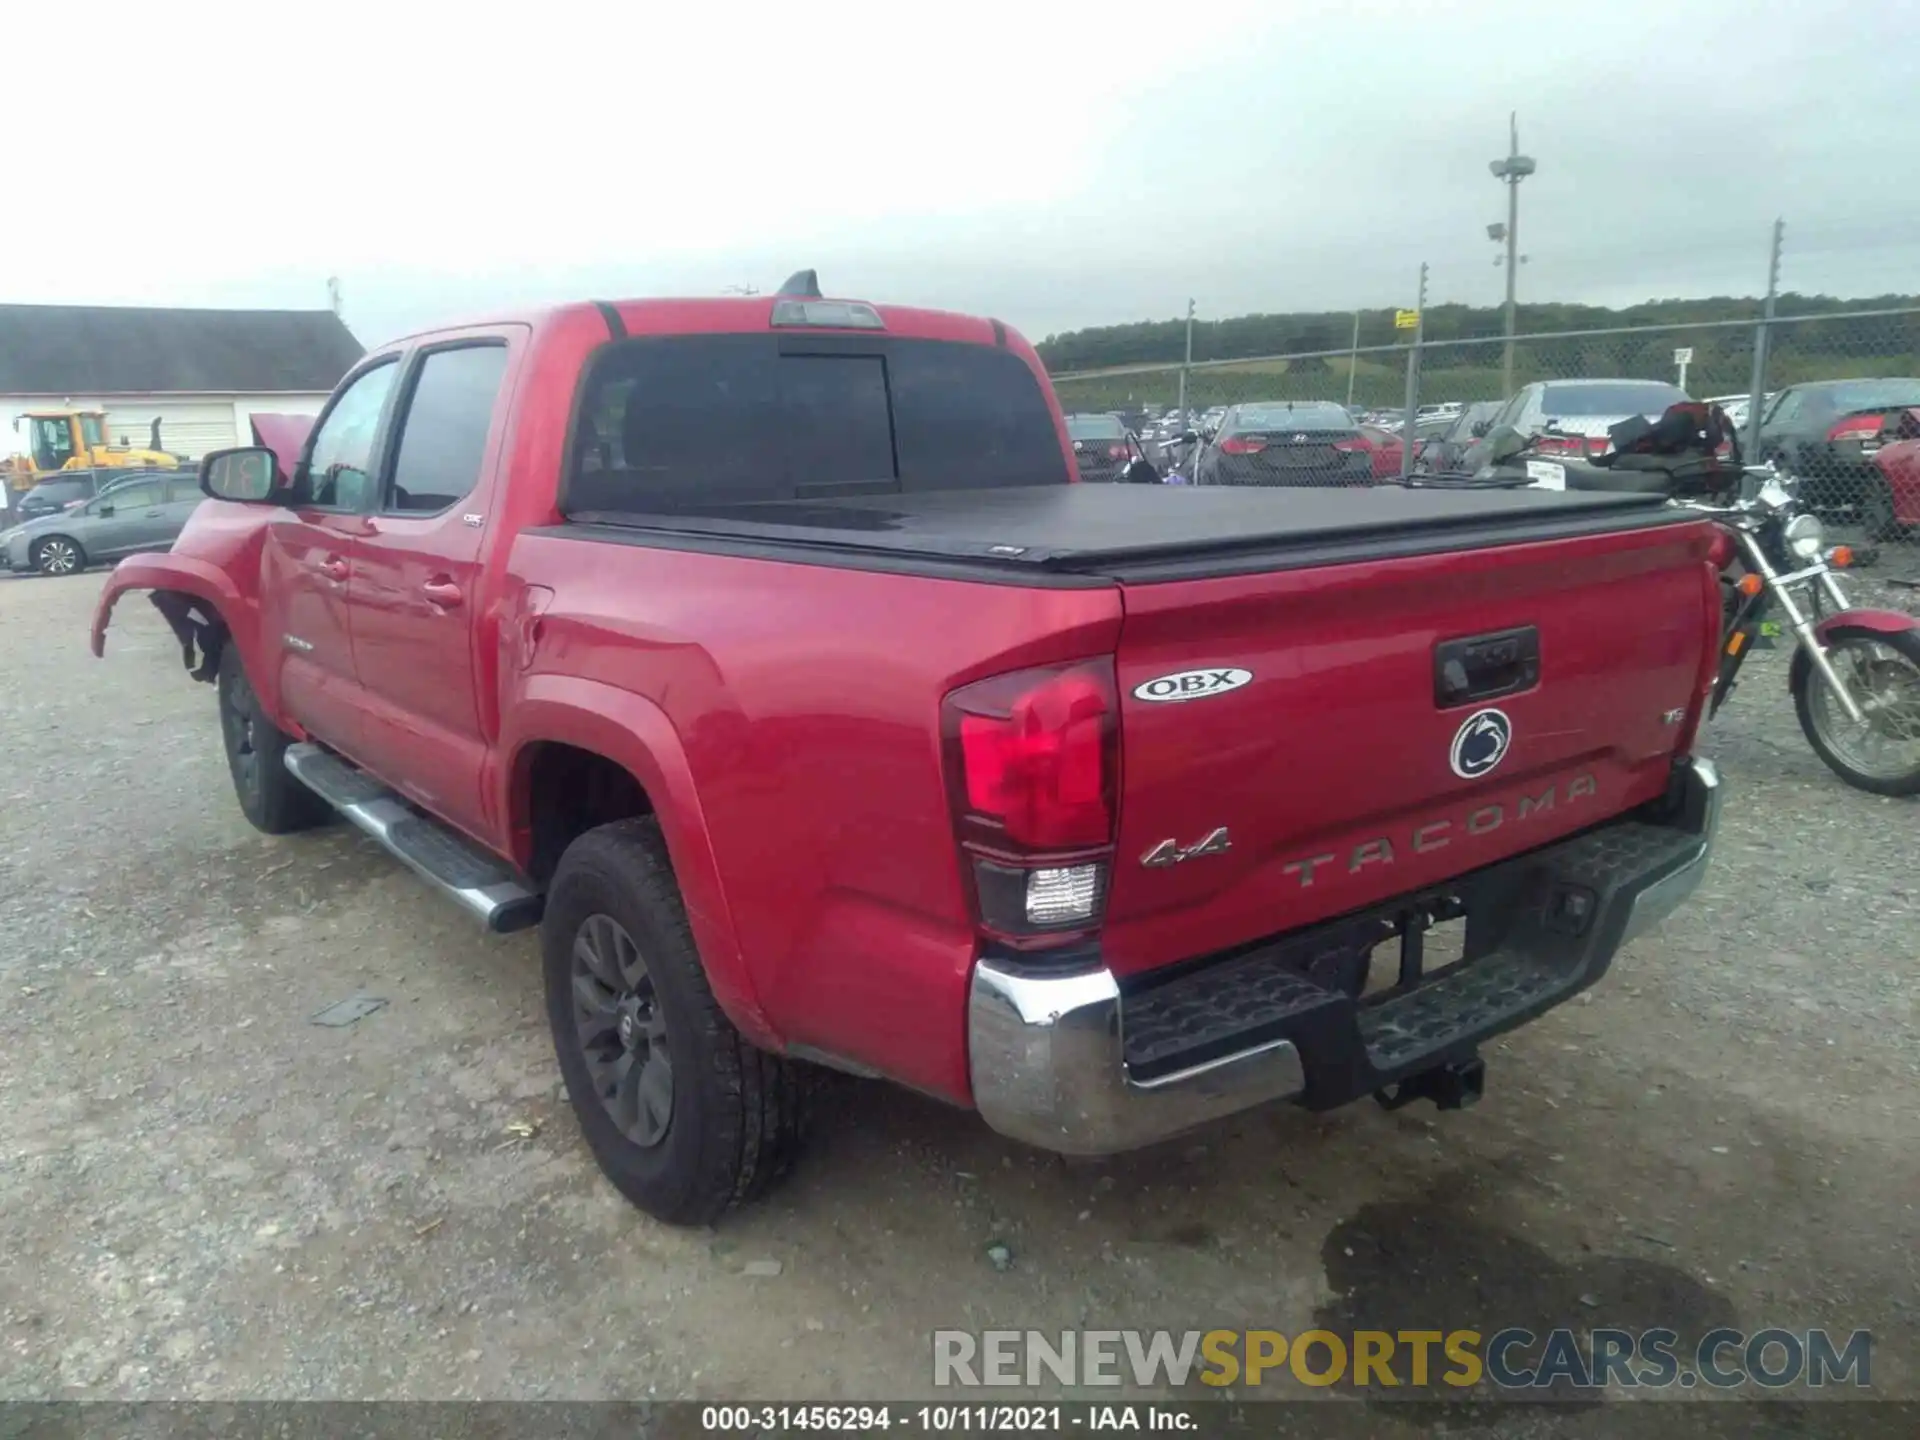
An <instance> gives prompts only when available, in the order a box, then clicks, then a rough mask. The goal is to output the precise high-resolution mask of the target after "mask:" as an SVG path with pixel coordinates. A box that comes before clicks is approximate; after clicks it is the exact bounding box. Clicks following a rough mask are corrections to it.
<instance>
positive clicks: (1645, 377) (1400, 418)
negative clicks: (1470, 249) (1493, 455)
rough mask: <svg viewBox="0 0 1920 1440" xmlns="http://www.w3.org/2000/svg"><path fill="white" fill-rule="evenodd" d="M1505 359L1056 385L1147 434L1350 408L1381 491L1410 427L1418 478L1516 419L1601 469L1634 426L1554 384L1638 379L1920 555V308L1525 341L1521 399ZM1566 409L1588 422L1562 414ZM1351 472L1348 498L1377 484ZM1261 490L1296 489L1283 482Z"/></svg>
mask: <svg viewBox="0 0 1920 1440" xmlns="http://www.w3.org/2000/svg"><path fill="white" fill-rule="evenodd" d="M1378 323H1379V322H1378V319H1377V317H1376V321H1375V324H1376V328H1377V326H1378ZM1357 330H1358V327H1357V326H1356V332H1357ZM1507 347H1508V342H1507V340H1506V339H1505V337H1504V336H1501V335H1491V336H1479V337H1474V338H1468V339H1453V338H1449V339H1443V340H1432V341H1429V340H1424V339H1422V340H1419V341H1418V342H1415V341H1414V340H1413V339H1412V338H1411V337H1409V339H1408V340H1407V341H1406V342H1404V343H1398V344H1386V345H1380V344H1371V345H1364V346H1363V345H1349V346H1347V347H1345V348H1342V349H1316V350H1305V351H1301V352H1299V353H1293V354H1281V355H1262V356H1256V357H1251V358H1245V359H1225V360H1207V361H1200V362H1195V363H1194V364H1193V365H1192V366H1190V367H1186V366H1182V365H1180V364H1178V363H1173V364H1146V365H1133V366H1121V367H1115V368H1113V369H1109V370H1102V371H1097V372H1089V373H1082V374H1077V375H1076V374H1068V375H1060V376H1056V377H1055V384H1056V386H1057V388H1058V389H1059V392H1060V398H1061V403H1062V405H1063V406H1064V407H1065V408H1066V409H1067V410H1069V411H1083V412H1084V411H1111V412H1117V413H1121V414H1123V415H1126V416H1127V417H1128V418H1129V419H1130V420H1133V421H1135V422H1136V423H1141V422H1143V421H1146V420H1148V419H1150V412H1157V411H1159V410H1161V409H1163V408H1171V407H1173V406H1175V405H1176V404H1177V403H1178V401H1179V399H1180V397H1181V395H1182V393H1183V392H1184V395H1185V398H1186V403H1187V407H1188V411H1189V413H1198V412H1200V411H1202V410H1205V409H1206V408H1208V407H1215V406H1224V405H1242V404H1249V403H1253V402H1259V401H1273V402H1283V403H1284V402H1288V401H1291V402H1295V403H1296V404H1298V403H1300V402H1306V401H1319V402H1332V403H1334V404H1340V405H1346V406H1348V407H1350V408H1351V409H1352V410H1354V411H1355V412H1356V413H1357V414H1359V416H1360V419H1361V422H1362V423H1361V433H1362V436H1363V437H1365V443H1367V444H1368V445H1369V446H1372V447H1374V449H1375V451H1376V463H1375V464H1374V466H1373V467H1372V477H1373V478H1381V477H1386V476H1391V475H1395V474H1398V473H1399V470H1400V461H1401V456H1402V452H1403V448H1404V432H1405V428H1406V417H1407V415H1408V413H1409V411H1412V412H1413V413H1414V415H1415V423H1414V452H1415V458H1414V459H1413V460H1411V461H1409V462H1407V463H1408V464H1409V466H1410V467H1411V468H1429V467H1433V468H1446V467H1448V466H1451V465H1453V464H1457V463H1459V460H1460V457H1461V456H1462V454H1463V453H1464V452H1465V450H1466V449H1467V448H1468V446H1469V445H1470V444H1471V443H1472V439H1473V428H1474V425H1475V423H1476V421H1477V422H1480V423H1488V422H1494V421H1501V420H1510V421H1514V422H1516V423H1517V427H1518V428H1520V429H1521V430H1523V431H1526V430H1529V429H1537V428H1538V427H1539V425H1540V424H1541V423H1542V421H1543V420H1544V419H1545V418H1553V419H1556V420H1557V421H1559V422H1560V423H1559V427H1558V428H1561V429H1563V430H1565V431H1566V432H1567V434H1568V435H1569V436H1570V437H1573V438H1571V439H1568V440H1565V441H1561V442H1557V443H1559V444H1561V445H1563V446H1566V447H1567V448H1570V449H1571V450H1573V451H1575V452H1576V453H1577V451H1578V450H1579V449H1580V448H1582V447H1583V446H1584V447H1586V448H1588V450H1589V453H1599V452H1600V451H1603V450H1604V449H1605V446H1606V441H1605V438H1604V437H1605V430H1606V425H1607V423H1609V422H1611V421H1615V420H1619V419H1621V418H1623V417H1624V413H1633V412H1620V411H1617V410H1616V411H1613V412H1612V413H1608V411H1607V410H1606V402H1604V401H1603V400H1601V399H1599V398H1597V397H1599V396H1601V395H1603V394H1606V393H1609V391H1610V387H1601V386H1587V387H1580V386H1573V385H1566V384H1560V385H1554V384H1552V383H1551V382H1573V381H1602V380H1607V381H1620V380H1632V381H1642V382H1647V385H1646V387H1645V388H1643V389H1637V390H1633V391H1629V392H1618V391H1613V392H1611V393H1615V394H1619V393H1630V394H1633V395H1636V396H1643V397H1645V399H1644V403H1646V404H1647V405H1648V406H1649V408H1651V409H1652V410H1653V411H1654V412H1655V413H1658V411H1659V410H1661V409H1664V408H1665V403H1666V401H1667V399H1670V398H1677V396H1678V394H1679V392H1681V391H1684V392H1685V393H1686V394H1687V395H1688V396H1690V397H1692V398H1694V399H1697V400H1714V401H1717V402H1718V403H1719V404H1721V405H1722V406H1724V407H1725V408H1726V410H1727V412H1728V414H1729V416H1730V417H1731V418H1732V419H1733V421H1734V423H1735V425H1736V426H1737V427H1738V429H1739V433H1740V436H1741V440H1742V444H1743V447H1744V450H1745V454H1746V457H1747V458H1748V459H1749V460H1750V461H1754V460H1768V459H1771V460H1776V461H1778V462H1779V463H1780V464H1781V465H1783V466H1784V467H1786V468H1787V469H1789V470H1791V471H1792V472H1793V473H1795V474H1797V475H1799V476H1800V477H1801V481H1802V491H1801V493H1802V495H1803V497H1804V498H1805V500H1806V502H1807V503H1808V504H1809V505H1810V506H1812V507H1813V508H1815V509H1816V510H1819V511H1821V512H1824V513H1825V514H1827V515H1828V516H1829V518H1831V519H1833V520H1835V521H1837V522H1840V523H1842V524H1847V525H1852V526H1855V527H1857V528H1858V529H1859V530H1860V531H1862V532H1864V533H1865V534H1866V535H1867V536H1868V537H1869V538H1871V539H1873V540H1876V541H1887V542H1904V543H1908V544H1915V543H1920V378H1917V377H1920V307H1911V308H1881V309H1873V308H1858V309H1850V310H1845V311H1836V312H1830V313H1820V314H1790V315H1775V316H1774V317H1773V318H1772V319H1764V318H1762V319H1753V320H1728V321H1711V322H1703V323H1691V324H1669V325H1658V326H1644V327H1630V326H1629V327H1619V328H1614V329H1601V330H1575V331H1563V332H1558V333H1552V334H1522V335H1516V336H1515V337H1514V338H1513V341H1512V350H1513V355H1512V362H1511V367H1510V369H1511V376H1512V386H1511V389H1509V388H1508V386H1507V383H1506V377H1507V375H1508V373H1509V366H1508V362H1507V354H1506V352H1507ZM1410 367H1411V374H1410V373H1409V372H1410ZM1183 371H1184V387H1183V384H1182V381H1183ZM1540 386H1544V387H1545V388H1544V389H1530V387H1540ZM1655 386H1665V387H1672V389H1671V390H1658V389H1655V388H1654V387H1655ZM1555 396H1558V397H1560V398H1559V400H1557V401H1556V400H1555V398H1554V397H1555ZM1530 400H1531V401H1533V402H1536V403H1531V404H1530V403H1529V401H1530ZM1756 402H1757V405H1758V408H1757V409H1756V408H1755V405H1756ZM1556 405H1560V406H1567V407H1572V408H1573V409H1574V411H1575V412H1576V413H1569V414H1566V415H1556V414H1555V407H1556ZM1436 462H1437V463H1436ZM1345 473H1346V475H1347V477H1348V478H1347V480H1346V481H1345V483H1360V484H1365V483H1371V482H1370V479H1369V478H1367V477H1365V476H1361V477H1359V478H1357V479H1356V478H1352V477H1353V476H1354V474H1355V472H1354V471H1353V470H1352V469H1351V468H1349V469H1348V470H1347V471H1346V472H1345ZM1263 483H1278V484H1288V483H1301V481H1300V480H1296V479H1289V478H1288V477H1287V476H1286V474H1285V473H1284V472H1283V471H1281V470H1280V469H1279V468H1278V467H1277V466H1276V467H1275V472H1274V478H1273V479H1272V480H1271V481H1267V482H1263ZM1312 483H1326V481H1324V480H1315V481H1314V482H1312Z"/></svg>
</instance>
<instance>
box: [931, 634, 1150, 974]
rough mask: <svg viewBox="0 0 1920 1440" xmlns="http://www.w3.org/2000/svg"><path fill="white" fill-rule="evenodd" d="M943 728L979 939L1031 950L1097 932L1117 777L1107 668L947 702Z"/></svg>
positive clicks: (1005, 685) (1033, 676)
mask: <svg viewBox="0 0 1920 1440" xmlns="http://www.w3.org/2000/svg"><path fill="white" fill-rule="evenodd" d="M941 728H942V734H943V736H944V742H945V751H946V753H945V760H946V767H947V792H948V796H949V799H950V801H951V804H952V807H953V819H954V830H955V833H956V834H957V836H958V837H959V840H960V849H961V853H962V855H963V857H964V859H965V862H966V867H967V878H968V880H969V882H970V884H971V886H972V890H973V898H974V904H975V909H976V913H977V917H978V919H979V922H980V925H981V928H982V929H984V930H986V931H988V932H989V933H991V934H993V935H996V936H998V937H1001V938H1003V939H1005V940H1008V941H1009V942H1011V943H1014V944H1016V945H1027V946H1034V945H1044V944H1053V943H1058V942H1059V941H1061V940H1062V939H1065V938H1068V937H1071V936H1075V935H1084V934H1085V933H1086V932H1087V931H1089V930H1091V929H1094V928H1095V927H1097V926H1098V925H1099V923H1100V917H1101V913H1102V911H1103V910H1104V908H1105V905H1106V890H1107V873H1108V865H1109V862H1110V861H1111V858H1112V851H1113V828H1114V809H1115V798H1116V794H1117V791H1118V784H1119V769H1120V743H1119V741H1120V705H1119V699H1118V693H1117V691H1116V689H1115V686H1114V679H1113V661H1112V660H1111V659H1100V660H1087V661H1079V662H1075V663H1073V664H1070V665H1059V666H1046V667H1042V668H1039V669H1034V670H1016V671H1013V672H1011V673H1009V674H1006V675H995V676H993V677H992V678H990V679H986V680H980V681H977V682H975V683H974V684H972V685H968V686H965V687H963V688H961V689H959V690H956V691H954V692H953V693H952V694H951V695H949V696H947V698H946V702H945V704H944V706H943V707H942V727H941Z"/></svg>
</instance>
